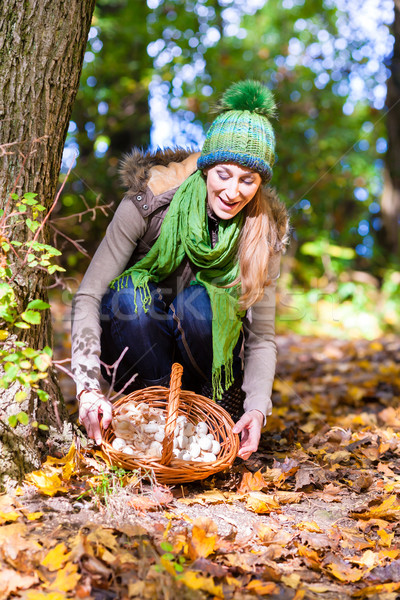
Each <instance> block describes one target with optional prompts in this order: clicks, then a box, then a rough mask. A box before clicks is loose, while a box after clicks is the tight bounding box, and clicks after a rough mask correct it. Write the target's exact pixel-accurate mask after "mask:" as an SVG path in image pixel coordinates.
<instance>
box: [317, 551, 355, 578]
mask: <svg viewBox="0 0 400 600" xmlns="http://www.w3.org/2000/svg"><path fill="white" fill-rule="evenodd" d="M323 567H324V568H325V570H326V572H327V573H329V574H330V575H332V576H333V577H335V578H336V579H338V580H339V581H342V582H343V583H355V582H356V581H360V580H361V579H363V577H364V575H365V570H362V569H357V568H352V567H351V566H350V565H349V564H348V563H347V562H345V561H344V560H343V559H342V558H340V557H339V556H336V555H335V554H332V552H329V554H327V556H326V557H325V559H324V561H323Z"/></svg>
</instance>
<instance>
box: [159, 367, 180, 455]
mask: <svg viewBox="0 0 400 600" xmlns="http://www.w3.org/2000/svg"><path fill="white" fill-rule="evenodd" d="M182 373H183V367H182V365H180V364H179V363H174V364H173V365H172V369H171V381H170V384H169V395H168V402H167V415H166V420H165V437H164V441H163V449H162V455H161V459H160V463H161V464H162V465H169V463H170V462H171V458H172V450H173V449H174V433H175V427H176V419H177V417H178V408H179V395H180V391H181V382H182Z"/></svg>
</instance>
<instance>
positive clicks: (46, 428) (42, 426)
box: [39, 425, 49, 431]
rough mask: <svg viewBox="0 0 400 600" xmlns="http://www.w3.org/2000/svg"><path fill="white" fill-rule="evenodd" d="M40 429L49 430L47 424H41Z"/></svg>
mask: <svg viewBox="0 0 400 600" xmlns="http://www.w3.org/2000/svg"><path fill="white" fill-rule="evenodd" d="M39 429H43V431H48V429H49V428H48V426H47V425H39Z"/></svg>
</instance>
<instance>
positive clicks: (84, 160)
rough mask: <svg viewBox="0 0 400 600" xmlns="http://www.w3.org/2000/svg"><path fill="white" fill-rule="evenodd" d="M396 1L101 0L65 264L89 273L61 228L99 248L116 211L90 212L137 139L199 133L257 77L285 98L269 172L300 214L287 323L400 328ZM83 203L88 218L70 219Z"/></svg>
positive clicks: (285, 289)
mask: <svg viewBox="0 0 400 600" xmlns="http://www.w3.org/2000/svg"><path fill="white" fill-rule="evenodd" d="M395 5H398V2H396V3H394V2H393V1H392V0H367V1H361V0H353V1H351V2H350V0H308V1H307V2H305V0H235V1H233V0H147V3H145V2H142V1H141V0H98V2H97V7H96V11H95V15H94V19H93V22H92V28H91V31H90V34H89V42H88V47H87V52H86V55H85V62H84V69H83V74H82V78H81V85H80V90H79V93H78V97H77V100H76V103H75V108H74V111H73V115H72V120H71V123H70V128H69V136H68V140H67V145H66V147H65V151H64V169H63V171H64V173H65V171H66V170H67V168H68V166H70V165H71V164H74V165H75V166H74V168H73V170H72V173H71V175H70V177H69V179H68V182H67V186H66V190H67V191H66V192H65V193H64V196H63V199H62V206H60V207H59V209H58V210H59V212H58V214H57V215H56V219H55V220H54V221H53V227H54V228H55V229H54V231H55V232H56V231H57V230H58V231H60V232H61V233H62V235H61V236H60V234H58V233H57V234H56V237H57V243H58V247H60V249H62V250H63V251H64V259H65V261H66V263H67V264H66V265H64V266H66V268H67V269H68V270H69V273H70V274H71V275H72V274H74V273H79V274H83V272H84V269H85V267H86V266H87V264H88V260H89V256H87V257H86V258H85V260H82V254H81V253H79V252H78V251H77V247H76V245H75V247H74V246H73V245H71V244H69V243H68V242H67V241H66V237H65V236H67V237H69V238H73V239H75V240H78V243H82V244H83V246H84V248H85V249H86V251H87V252H88V255H92V254H93V252H94V250H95V248H96V247H97V245H98V243H99V240H100V239H101V237H102V235H103V234H104V231H105V228H106V225H107V222H108V221H109V219H110V217H111V214H112V209H111V210H110V209H108V210H104V209H103V210H100V209H96V210H91V209H92V208H93V207H96V206H98V205H102V204H105V205H109V204H110V203H114V207H115V206H116V205H117V203H118V202H119V200H120V198H121V197H122V194H123V190H122V189H121V187H120V184H119V180H118V163H119V160H120V158H121V156H122V155H123V154H124V153H125V152H128V151H129V150H130V149H131V148H132V147H133V146H143V147H148V146H149V145H152V146H153V147H155V146H157V145H165V146H171V145H181V146H192V147H198V146H201V143H202V139H203V135H204V131H205V129H206V126H207V123H209V122H210V120H211V119H212V115H211V116H210V113H209V111H210V108H211V107H212V105H213V103H214V102H215V100H216V99H217V98H218V97H219V95H220V94H221V92H222V91H223V90H224V89H225V88H226V87H227V85H229V84H230V83H231V82H233V81H237V80H240V79H243V78H248V77H250V78H256V79H260V80H262V81H264V82H265V83H266V85H268V86H269V87H270V88H271V89H272V90H273V92H274V94H275V96H276V99H277V102H278V105H279V119H278V120H277V121H276V123H275V126H276V136H277V154H278V160H277V163H276V165H275V169H274V177H273V181H272V183H273V185H274V186H275V187H276V188H277V190H278V192H279V194H280V196H281V198H282V199H283V200H284V201H285V202H286V204H287V206H288V209H289V211H290V215H291V221H292V227H293V239H292V243H291V246H290V249H289V252H288V255H287V257H286V260H285V262H284V265H283V272H282V278H281V279H282V284H281V297H280V300H281V302H280V308H279V315H280V323H281V325H280V326H281V327H286V326H287V325H290V327H291V328H294V329H296V330H298V331H300V332H303V333H304V332H310V333H311V332H315V329H316V328H318V327H321V324H322V325H323V327H324V329H323V332H324V333H327V334H329V333H335V334H336V333H337V330H338V329H339V330H340V329H341V330H342V333H343V334H353V333H354V334H356V333H357V332H359V333H362V334H363V335H367V336H368V337H374V336H376V335H379V334H380V333H381V332H382V331H391V330H398V329H399V327H400V308H399V300H398V289H399V284H400V272H399V261H398V252H399V213H400V200H399V194H400V191H399V186H400V184H399V161H400V156H399V150H398V149H399V139H400V126H399V118H400V117H399V115H400V112H399V111H400V103H398V102H399V99H400V94H399V67H398V60H399V57H398V52H399V40H398V39H397V41H396V42H395V36H396V35H397V36H399V22H398V16H399V15H398V7H396V6H395ZM395 13H396V21H395V25H393V21H394V15H395ZM388 82H389V85H388ZM387 90H388V91H387ZM386 94H387V100H386ZM385 102H386V106H385ZM388 132H389V133H388ZM388 141H389V144H388ZM74 161H75V162H74ZM63 176H64V175H63V174H62V175H61V178H62V177H63ZM384 183H385V185H384ZM384 190H385V193H384ZM74 213H81V216H80V217H79V218H66V217H68V216H69V215H72V214H74ZM104 213H107V214H104ZM94 217H96V218H94ZM57 219H59V220H57ZM63 236H64V237H63ZM62 240H63V241H62ZM78 247H79V246H78ZM85 261H87V262H85ZM326 323H328V325H327V326H326Z"/></svg>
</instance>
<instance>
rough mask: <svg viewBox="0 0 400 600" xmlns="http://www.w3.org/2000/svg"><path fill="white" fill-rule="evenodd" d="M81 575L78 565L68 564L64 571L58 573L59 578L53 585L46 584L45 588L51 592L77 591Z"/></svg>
mask: <svg viewBox="0 0 400 600" xmlns="http://www.w3.org/2000/svg"><path fill="white" fill-rule="evenodd" d="M80 578H81V575H80V573H78V565H74V564H73V563H67V564H66V565H65V567H64V568H63V569H60V570H59V571H58V572H57V576H56V578H55V580H54V581H53V582H52V583H47V584H45V586H44V587H45V588H46V589H48V590H51V591H58V592H71V591H72V590H73V589H75V587H76V584H77V583H78V581H79V580H80Z"/></svg>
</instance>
